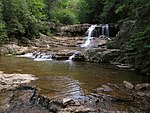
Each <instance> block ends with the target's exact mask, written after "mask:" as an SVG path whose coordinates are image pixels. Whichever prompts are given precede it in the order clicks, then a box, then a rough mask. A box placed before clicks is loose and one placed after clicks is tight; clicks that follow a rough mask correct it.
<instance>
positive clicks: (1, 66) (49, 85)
mask: <svg viewBox="0 0 150 113" xmlns="http://www.w3.org/2000/svg"><path fill="white" fill-rule="evenodd" d="M0 70H2V71H4V72H5V73H29V74H33V75H35V76H36V77H38V78H39V79H38V80H37V81H34V82H32V84H33V85H36V86H37V87H39V88H40V89H41V93H44V94H47V95H49V96H60V95H61V96H65V95H70V96H82V95H83V94H85V93H91V91H93V89H95V88H97V87H100V86H101V85H102V84H107V83H113V84H122V83H123V81H124V80H126V81H130V82H132V83H133V84H136V83H141V82H148V83H149V81H150V78H149V77H146V76H140V75H139V74H137V73H132V72H128V71H121V70H118V69H116V68H115V67H113V66H111V65H107V64H105V65H103V64H95V63H88V62H70V61H69V62H68V61H54V60H52V61H44V62H35V61H33V60H32V59H29V58H16V57H0Z"/></svg>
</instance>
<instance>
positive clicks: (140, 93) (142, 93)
mask: <svg viewBox="0 0 150 113" xmlns="http://www.w3.org/2000/svg"><path fill="white" fill-rule="evenodd" d="M136 94H137V95H138V96H141V97H143V96H145V93H144V92H137V93H136Z"/></svg>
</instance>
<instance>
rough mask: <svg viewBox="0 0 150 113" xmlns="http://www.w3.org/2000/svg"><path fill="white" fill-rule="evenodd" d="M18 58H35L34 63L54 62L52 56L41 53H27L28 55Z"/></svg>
mask: <svg viewBox="0 0 150 113" xmlns="http://www.w3.org/2000/svg"><path fill="white" fill-rule="evenodd" d="M18 57H27V58H33V59H34V61H48V60H52V55H51V54H46V53H41V52H33V53H26V54H24V55H20V56H18Z"/></svg>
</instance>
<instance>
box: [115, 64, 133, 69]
mask: <svg viewBox="0 0 150 113" xmlns="http://www.w3.org/2000/svg"><path fill="white" fill-rule="evenodd" d="M116 66H117V67H119V68H122V69H130V68H131V67H132V66H131V65H129V64H119V65H116Z"/></svg>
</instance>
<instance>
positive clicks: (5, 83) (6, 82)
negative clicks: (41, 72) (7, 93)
mask: <svg viewBox="0 0 150 113" xmlns="http://www.w3.org/2000/svg"><path fill="white" fill-rule="evenodd" d="M36 79H37V78H36V77H34V76H33V75H31V74H4V73H2V74H0V86H1V87H0V88H1V89H12V88H15V87H17V86H18V85H20V84H24V83H29V82H31V81H32V80H36Z"/></svg>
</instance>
